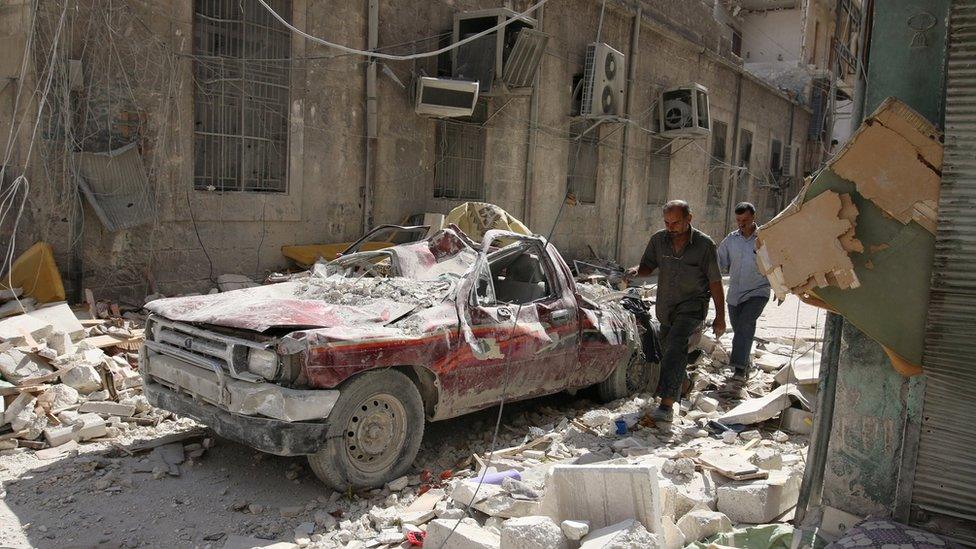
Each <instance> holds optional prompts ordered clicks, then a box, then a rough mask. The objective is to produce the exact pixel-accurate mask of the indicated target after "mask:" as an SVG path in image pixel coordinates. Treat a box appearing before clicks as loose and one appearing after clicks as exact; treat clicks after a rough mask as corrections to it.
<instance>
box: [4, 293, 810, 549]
mask: <svg viewBox="0 0 976 549" xmlns="http://www.w3.org/2000/svg"><path fill="white" fill-rule="evenodd" d="M787 309H788V310H787ZM768 323H769V327H768V328H767V326H766V325H767V317H765V316H764V317H763V319H761V320H760V328H759V331H758V333H757V338H759V339H760V343H759V345H758V347H759V348H758V349H757V352H756V354H757V355H759V356H757V362H758V361H760V360H761V361H762V362H763V364H771V363H775V362H776V361H777V360H779V361H782V360H785V361H786V362H789V361H790V360H792V359H793V358H795V356H796V355H799V354H801V353H803V352H804V351H805V350H807V349H809V348H810V347H811V346H815V345H816V344H817V340H818V339H819V337H818V336H820V335H821V332H822V315H817V314H816V312H815V311H814V310H813V309H810V308H808V307H807V306H805V305H799V304H798V303H796V302H792V301H788V302H787V303H786V304H784V307H783V310H777V309H776V308H774V307H773V306H770V310H769V315H768ZM787 324H788V326H787ZM784 332H789V335H788V336H787V335H781V334H784ZM794 334H795V335H796V336H797V337H798V338H799V339H798V340H797V341H796V345H795V346H794V340H793V336H794ZM703 346H704V347H706V351H708V353H707V355H706V356H704V357H702V358H700V359H699V361H698V362H697V363H696V364H695V365H694V367H693V373H694V376H695V384H694V388H693V391H692V394H691V396H690V397H689V398H688V399H687V400H686V401H685V402H684V403H683V412H682V413H681V414H680V415H679V418H678V419H677V420H676V421H675V422H674V423H673V424H672V425H670V426H668V425H666V424H662V425H653V424H648V423H646V422H642V420H641V418H642V417H643V415H644V413H645V412H647V411H648V410H650V409H653V407H654V406H655V401H654V400H653V399H652V398H651V396H650V395H649V394H640V395H636V396H634V397H631V398H626V399H621V400H618V401H615V402H611V403H609V404H606V405H599V404H596V403H595V402H593V401H592V400H589V398H588V395H587V394H585V393H581V394H579V395H577V396H575V397H574V396H570V395H566V394H560V395H555V396H551V397H546V398H542V399H536V400H531V401H526V402H521V403H513V404H509V405H506V407H505V413H504V414H503V415H502V423H501V425H502V427H501V431H500V436H499V439H498V441H497V444H496V446H495V449H496V450H501V451H498V452H497V453H496V455H495V456H493V457H492V468H493V469H498V470H508V469H511V470H516V471H520V474H521V477H522V480H521V481H520V482H518V483H516V482H512V481H505V482H503V484H501V485H498V486H496V485H492V487H491V488H484V490H486V491H491V493H492V494H493V495H492V497H491V498H490V499H486V500H484V501H482V502H478V503H476V504H475V505H474V507H473V508H471V509H468V503H469V502H470V499H468V500H467V501H465V497H462V496H464V495H465V492H464V491H463V490H461V491H458V490H459V489H460V488H459V486H461V483H462V482H464V479H466V478H471V477H473V476H474V475H476V470H478V469H479V468H480V467H481V466H480V465H479V464H478V459H480V460H482V461H485V460H487V458H488V456H487V454H486V452H487V451H488V450H489V449H490V443H491V435H492V430H493V428H494V422H495V417H496V414H497V410H498V409H497V408H492V409H489V410H485V411H483V412H478V413H475V414H471V415H467V416H463V417H461V418H457V419H454V420H449V421H445V422H437V423H433V424H430V425H428V428H427V431H426V433H425V436H424V442H423V446H422V449H421V453H420V455H419V456H418V458H417V459H416V461H415V462H414V467H413V471H412V472H411V473H410V474H409V475H408V476H407V477H405V478H403V479H397V480H396V481H394V482H392V483H391V485H388V486H387V487H385V488H383V489H378V490H373V491H369V492H363V493H359V494H337V493H333V492H331V491H330V490H329V489H327V488H326V487H325V486H324V485H322V484H321V483H320V482H319V481H318V480H317V479H316V478H315V477H314V476H313V475H312V474H311V472H310V470H309V469H308V467H307V465H306V463H305V460H304V459H303V458H297V457H296V458H282V457H276V456H270V455H264V454H260V453H257V452H255V451H254V450H251V449H249V448H247V447H245V446H241V445H239V444H236V443H233V442H229V441H226V440H223V439H220V438H217V437H214V436H213V435H212V434H211V433H209V432H208V431H206V430H205V429H203V430H201V431H200V432H199V433H198V434H195V435H194V436H193V437H191V438H187V439H185V440H183V441H181V442H179V443H177V444H176V445H177V446H180V447H181V450H180V451H177V454H179V455H180V456H182V463H179V464H177V465H176V466H175V467H167V468H163V467H161V466H160V462H159V459H161V458H160V457H159V456H158V455H157V454H162V453H163V452H159V451H158V450H141V451H140V450H129V451H132V452H133V454H134V455H131V456H130V455H128V453H127V451H126V450H123V449H121V448H120V446H121V447H122V448H138V444H136V445H134V443H135V442H136V441H144V442H145V441H148V442H149V443H150V444H152V441H157V442H159V441H165V440H166V439H164V438H163V437H165V436H167V435H172V434H173V433H187V432H191V433H197V430H198V429H200V426H198V425H196V424H194V423H193V422H191V421H188V420H179V421H175V422H174V421H166V422H163V423H161V424H160V425H159V426H156V427H151V426H145V427H142V426H139V427H134V428H132V429H129V430H126V431H125V432H123V433H120V435H119V437H117V438H116V439H114V440H112V441H94V442H83V443H81V444H80V445H79V447H78V449H77V450H76V451H75V452H70V453H68V454H67V455H64V456H61V457H58V458H55V459H51V460H42V459H39V458H38V457H37V455H36V452H34V451H33V450H29V449H25V448H17V449H14V450H6V451H3V452H0V482H2V490H3V499H2V502H0V525H3V526H2V527H0V546H11V547H65V546H83V547H87V546H95V545H100V544H101V545H106V546H122V547H175V546H179V547H183V546H197V547H207V546H209V547H215V548H217V547H222V546H224V544H225V543H229V542H230V541H232V540H234V539H236V536H245V537H248V538H252V541H251V542H250V543H270V541H279V542H286V543H295V542H298V543H299V544H300V545H307V546H313V547H328V548H333V547H355V548H359V547H399V546H401V544H403V543H404V542H403V539H404V538H403V536H404V532H405V531H410V530H411V529H420V530H422V529H424V528H426V524H427V521H428V520H430V519H431V518H433V517H437V518H443V519H449V520H459V519H461V518H463V517H470V518H467V519H465V520H466V521H467V522H471V521H473V522H474V524H475V526H474V527H476V528H478V529H479V530H478V532H487V533H488V534H491V533H492V532H499V531H501V530H502V529H503V528H504V520H506V517H505V516H503V515H506V514H512V513H528V514H533V513H536V512H537V508H536V507H533V505H534V503H533V502H536V501H537V499H535V498H538V497H539V496H542V497H544V496H545V489H546V482H545V476H546V473H547V471H548V470H549V469H551V467H552V466H553V465H555V464H557V463H573V462H592V461H600V462H607V463H610V464H627V463H637V464H640V463H651V464H654V465H655V466H657V467H658V470H659V475H660V476H659V479H658V480H659V483H660V485H661V486H663V487H665V489H666V491H672V490H674V493H676V494H678V495H677V496H675V497H674V498H672V499H670V500H668V501H670V503H669V504H668V505H670V507H667V508H666V509H665V510H666V511H669V512H670V513H672V515H669V516H670V520H672V521H673V522H674V523H679V522H681V521H680V519H681V518H682V517H681V516H678V515H682V514H687V513H688V511H689V509H690V508H691V503H692V502H694V501H700V502H702V503H703V504H704V505H706V506H710V508H716V507H717V511H714V512H715V513H716V514H722V503H721V502H720V500H718V499H717V491H718V490H719V489H720V488H721V487H722V486H730V485H733V484H736V483H733V482H732V481H731V480H729V479H727V478H724V477H722V476H721V475H719V474H718V473H716V472H714V471H711V470H709V469H708V467H707V466H703V461H702V460H703V459H708V456H709V452H713V451H716V450H726V449H727V450H734V451H735V452H737V453H741V454H742V455H743V456H749V457H748V458H747V460H748V462H749V463H751V464H761V467H763V468H768V471H769V474H770V475H772V476H776V477H777V478H786V479H795V478H797V477H798V475H800V474H801V473H802V470H803V461H804V458H805V455H806V444H807V439H806V436H804V435H799V434H795V433H789V432H787V430H786V428H785V426H784V424H783V420H782V418H779V417H777V418H774V419H771V420H768V421H766V422H763V423H760V424H757V425H754V426H747V427H746V428H744V429H743V431H742V433H741V434H738V435H735V436H734V437H729V436H726V437H723V436H721V435H719V434H717V433H715V432H714V431H713V430H711V429H710V428H709V427H708V422H709V421H710V420H713V419H717V418H720V417H721V416H722V415H723V414H724V413H725V412H727V411H728V410H729V409H731V408H733V407H734V406H735V405H737V404H739V403H740V402H741V401H743V400H751V399H754V398H756V397H759V396H762V395H764V394H766V393H767V392H768V391H769V390H771V389H772V388H773V387H775V386H776V385H777V382H776V381H775V379H774V378H775V371H770V372H766V371H760V372H758V373H757V374H756V375H755V376H754V377H753V378H752V379H750V380H749V382H748V383H746V384H744V385H741V384H740V385H737V384H733V383H729V382H728V381H727V380H726V376H727V375H728V373H729V372H728V368H727V366H726V365H725V359H724V357H725V349H727V348H728V347H729V336H725V337H723V338H722V339H721V341H719V342H715V341H713V340H709V339H706V340H704V342H703ZM787 382H788V383H790V381H789V380H788V381H787ZM814 388H815V386H814ZM814 390H815V389H814ZM713 401H714V404H715V407H714V409H713V407H712V404H713ZM618 419H619V420H622V421H623V422H624V424H625V425H627V427H628V432H627V434H626V435H617V434H616V425H615V421H616V420H618ZM170 448H171V449H173V446H172V445H171V446H170ZM506 449H513V450H506ZM473 454H478V456H479V457H478V458H477V459H474V458H473V457H472V456H473ZM758 466H759V465H757V467H758ZM774 473H775V475H774ZM442 477H443V478H442ZM741 482H742V483H745V484H751V483H754V484H756V485H758V484H759V483H762V482H765V481H763V480H755V481H741ZM486 486H487V485H486ZM668 486H673V488H667V487H668ZM425 490H429V492H428V493H429V494H432V495H433V496H428V497H427V498H426V499H422V500H420V501H418V492H421V491H425ZM439 494H440V495H439ZM434 499H436V500H437V501H436V502H435V503H431V504H430V509H429V512H426V513H425V512H420V513H419V514H417V511H416V510H411V509H412V507H411V506H415V507H416V506H419V507H424V505H426V504H427V503H429V502H430V501H432V500H434ZM513 502H515V503H513ZM421 504H424V505H421ZM415 507H413V508H414V509H415ZM727 512H729V513H732V511H728V510H727ZM491 513H495V515H492V514H491ZM733 515H734V513H732V514H730V517H731V516H733ZM418 517H420V518H418ZM788 519H789V512H787V513H785V516H782V517H776V520H784V521H785V520H788ZM404 521H406V522H404ZM409 522H418V523H419V524H416V525H411V524H408V523H409ZM736 522H737V520H736V519H732V520H731V523H732V524H734V523H736ZM773 522H775V520H774V521H773ZM716 523H722V524H724V523H723V522H722V521H716ZM682 524H684V525H685V527H686V528H688V524H690V522H689V519H686V520H685V522H684V523H682ZM675 528H677V527H675ZM669 531H673V529H671V530H669ZM262 540H264V541H262ZM381 541H382V542H384V543H380V542H381ZM691 541H692V540H688V542H689V543H690V542H691ZM448 546H450V545H448Z"/></svg>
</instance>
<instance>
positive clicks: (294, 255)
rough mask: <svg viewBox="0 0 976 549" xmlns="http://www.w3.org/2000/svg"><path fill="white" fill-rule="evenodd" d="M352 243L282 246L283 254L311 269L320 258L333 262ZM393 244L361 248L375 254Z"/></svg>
mask: <svg viewBox="0 0 976 549" xmlns="http://www.w3.org/2000/svg"><path fill="white" fill-rule="evenodd" d="M352 244H353V243H352V242H341V243H339V244H302V245H296V246H282V247H281V253H282V255H284V256H285V257H287V258H288V259H291V260H292V261H294V262H295V263H297V264H298V265H300V266H302V267H311V266H312V265H314V264H315V262H316V261H318V260H319V258H320V257H321V258H323V259H326V260H328V261H332V260H333V259H335V258H336V255H337V254H340V253H342V252H343V250H345V249H346V248H348V247H349V246H352ZM392 245H393V243H392V242H364V243H363V245H362V247H361V248H359V251H361V252H374V251H376V250H382V249H383V248H389V247H390V246H392Z"/></svg>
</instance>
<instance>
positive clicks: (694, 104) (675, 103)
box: [658, 84, 712, 137]
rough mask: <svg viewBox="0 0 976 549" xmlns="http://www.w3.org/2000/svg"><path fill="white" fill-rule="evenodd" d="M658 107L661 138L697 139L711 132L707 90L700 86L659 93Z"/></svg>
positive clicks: (694, 85) (695, 85)
mask: <svg viewBox="0 0 976 549" xmlns="http://www.w3.org/2000/svg"><path fill="white" fill-rule="evenodd" d="M658 106H659V107H658V113H659V114H660V122H661V136H663V137H697V136H702V135H708V134H709V133H710V132H711V128H712V119H711V115H710V114H709V112H708V89H707V88H706V87H705V86H702V85H701V84H691V85H690V86H683V87H680V88H672V89H669V90H665V91H663V92H661V98H660V100H659V101H658Z"/></svg>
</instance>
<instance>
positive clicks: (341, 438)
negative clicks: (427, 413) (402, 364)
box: [308, 370, 424, 490]
mask: <svg viewBox="0 0 976 549" xmlns="http://www.w3.org/2000/svg"><path fill="white" fill-rule="evenodd" d="M328 422H329V428H328V430H327V433H328V434H327V436H326V441H325V444H324V445H323V446H322V447H321V448H320V449H319V451H318V452H316V453H314V454H312V455H310V456H308V464H309V466H310V467H311V468H312V471H313V472H314V473H315V476H317V477H319V479H320V480H321V481H322V482H324V483H325V484H327V485H329V486H330V487H331V488H333V489H335V490H347V489H353V490H358V489H361V488H376V487H379V486H382V485H383V484H384V483H386V482H387V481H389V480H392V479H395V478H397V477H400V476H403V475H404V474H405V473H406V472H407V470H408V469H409V468H410V465H411V464H412V463H413V460H414V458H416V457H417V452H418V451H419V450H420V442H421V439H422V438H423V436H424V404H423V400H422V399H421V397H420V393H419V392H418V391H417V387H416V386H415V385H414V384H413V382H412V381H410V378H408V377H407V376H405V375H403V374H402V373H400V372H398V371H396V370H382V371H373V372H366V373H364V374H361V375H359V376H357V377H355V378H353V379H352V380H350V381H348V382H347V383H346V384H345V385H344V386H343V387H342V388H341V389H340V392H339V400H338V401H337V402H336V405H335V407H334V408H333V409H332V413H330V414H329V419H328Z"/></svg>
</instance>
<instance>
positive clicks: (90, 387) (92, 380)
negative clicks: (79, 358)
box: [61, 363, 102, 395]
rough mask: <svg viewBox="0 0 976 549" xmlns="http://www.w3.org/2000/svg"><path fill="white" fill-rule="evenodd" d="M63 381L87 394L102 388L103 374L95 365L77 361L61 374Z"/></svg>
mask: <svg viewBox="0 0 976 549" xmlns="http://www.w3.org/2000/svg"><path fill="white" fill-rule="evenodd" d="M61 382H62V383H64V384H65V385H68V386H69V387H72V388H74V389H76V390H77V391H78V392H79V393H81V394H83V395H87V394H88V393H92V392H95V391H97V390H99V389H101V388H102V376H101V375H100V374H99V373H98V370H96V369H95V368H94V367H92V366H90V365H88V364H85V363H77V364H75V365H74V366H73V367H72V368H71V369H70V370H66V371H64V372H63V373H62V374H61Z"/></svg>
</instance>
